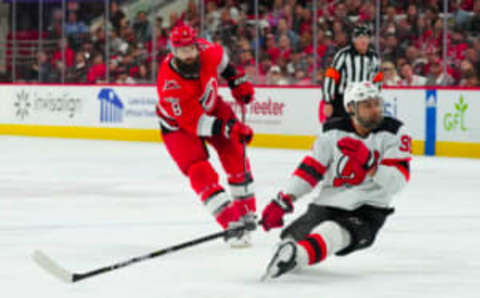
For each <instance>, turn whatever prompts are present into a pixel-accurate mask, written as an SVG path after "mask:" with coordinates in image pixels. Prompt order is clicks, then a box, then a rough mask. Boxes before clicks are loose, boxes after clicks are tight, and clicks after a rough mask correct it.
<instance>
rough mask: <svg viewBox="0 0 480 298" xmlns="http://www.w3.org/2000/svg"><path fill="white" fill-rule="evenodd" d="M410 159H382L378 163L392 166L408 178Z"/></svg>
mask: <svg viewBox="0 0 480 298" xmlns="http://www.w3.org/2000/svg"><path fill="white" fill-rule="evenodd" d="M410 160H411V158H406V159H383V160H382V161H381V162H380V164H381V165H384V166H388V167H394V168H396V169H397V170H399V171H400V173H402V175H403V176H404V177H405V180H407V181H409V180H410Z"/></svg>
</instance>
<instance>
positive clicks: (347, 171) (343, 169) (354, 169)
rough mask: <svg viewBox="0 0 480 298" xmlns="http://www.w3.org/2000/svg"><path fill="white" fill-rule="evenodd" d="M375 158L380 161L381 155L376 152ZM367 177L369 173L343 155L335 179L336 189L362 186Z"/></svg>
mask: <svg viewBox="0 0 480 298" xmlns="http://www.w3.org/2000/svg"><path fill="white" fill-rule="evenodd" d="M374 154H375V158H376V159H377V160H378V157H379V156H380V154H379V153H378V151H375V153H374ZM366 176H367V172H366V171H365V170H364V169H363V168H362V166H361V165H359V164H358V162H356V161H354V160H352V159H350V158H349V157H348V156H345V155H342V157H340V160H339V161H338V163H337V168H336V177H335V178H334V179H333V186H334V187H341V186H346V187H352V186H356V185H360V184H361V183H362V182H363V181H364V180H365V177H366Z"/></svg>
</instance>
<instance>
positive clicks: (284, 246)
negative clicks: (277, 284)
mask: <svg viewBox="0 0 480 298" xmlns="http://www.w3.org/2000/svg"><path fill="white" fill-rule="evenodd" d="M296 267H297V244H296V243H295V241H293V240H286V241H283V242H281V243H280V244H279V245H278V247H277V250H276V251H275V253H274V255H273V257H272V259H271V260H270V263H269V264H268V266H267V270H266V272H265V274H264V275H263V276H262V278H261V280H262V281H264V280H266V279H268V278H277V277H279V276H280V275H282V274H285V273H287V272H290V271H292V270H293V269H295V268H296Z"/></svg>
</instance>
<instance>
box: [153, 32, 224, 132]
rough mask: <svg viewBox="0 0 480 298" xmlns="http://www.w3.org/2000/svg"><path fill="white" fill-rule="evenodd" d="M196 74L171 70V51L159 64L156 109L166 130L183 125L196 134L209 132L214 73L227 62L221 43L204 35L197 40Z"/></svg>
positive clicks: (215, 91)
mask: <svg viewBox="0 0 480 298" xmlns="http://www.w3.org/2000/svg"><path fill="white" fill-rule="evenodd" d="M198 47H199V51H200V75H199V78H197V79H189V78H185V77H183V76H182V75H181V74H180V73H179V72H177V71H176V70H175V65H174V64H173V63H172V59H173V54H169V55H168V56H167V58H165V60H164V61H163V63H162V65H161V66H160V68H159V73H158V79H157V91H158V95H159V102H158V105H157V113H158V114H159V116H160V122H161V124H162V126H164V127H165V128H167V129H169V130H178V129H179V128H182V129H185V130H187V131H189V132H191V133H193V134H196V135H199V136H205V137H208V136H211V135H212V130H213V124H214V122H215V120H216V117H215V107H216V105H217V102H218V101H219V100H221V98H220V97H219V96H218V75H219V74H220V73H222V72H223V71H224V69H225V68H226V66H227V64H228V56H227V54H226V53H225V51H224V50H223V48H222V46H220V45H218V44H215V43H209V42H208V41H206V40H204V39H200V40H199V42H198Z"/></svg>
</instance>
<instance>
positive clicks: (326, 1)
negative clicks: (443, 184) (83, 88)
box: [0, 0, 480, 87]
mask: <svg viewBox="0 0 480 298" xmlns="http://www.w3.org/2000/svg"><path fill="white" fill-rule="evenodd" d="M314 1H315V0H314ZM204 2H205V3H204V5H205V6H204V7H205V15H204V16H203V17H202V16H201V15H200V9H199V3H198V1H195V0H190V1H189V3H188V6H187V8H186V10H185V11H183V12H182V13H178V12H172V13H171V14H170V15H169V17H168V18H167V19H164V18H162V17H160V16H157V15H156V12H151V13H154V14H155V15H156V17H155V18H151V17H150V14H151V13H147V12H146V11H142V10H140V11H138V12H136V14H135V16H134V18H133V19H128V18H127V16H126V13H125V12H124V11H123V8H122V3H121V2H120V3H119V2H116V1H112V2H111V4H110V19H109V22H108V28H109V30H108V31H107V32H108V38H109V41H110V42H109V43H108V45H109V56H108V59H107V57H105V47H106V44H107V43H106V42H105V41H106V38H107V34H106V31H105V26H104V24H103V23H100V25H99V24H98V18H97V19H96V18H95V17H99V16H101V14H103V12H102V11H100V12H99V13H100V14H99V15H97V16H95V15H92V11H95V10H92V9H91V7H89V6H88V5H87V4H84V3H83V2H80V1H79V2H75V1H69V3H70V4H69V5H68V9H67V13H66V20H65V25H64V26H63V24H64V22H63V20H62V18H63V13H62V12H61V10H58V8H57V10H56V11H54V12H53V13H52V16H53V17H52V18H51V20H50V23H49V24H48V29H47V30H46V32H41V33H37V35H39V34H40V35H42V36H45V38H46V39H48V40H54V41H56V46H55V47H54V48H53V49H52V50H50V51H47V50H43V51H37V52H36V53H35V59H33V61H32V62H31V63H29V64H26V65H23V66H22V67H18V68H17V70H16V73H15V74H16V78H17V81H25V82H60V81H61V79H62V76H63V75H64V78H65V82H70V83H105V82H107V69H108V73H109V78H108V81H109V82H114V83H123V84H143V83H152V82H154V78H155V72H156V69H157V65H158V63H161V61H162V60H163V59H164V57H165V56H166V55H167V54H168V52H169V45H168V33H169V31H170V30H171V28H172V27H174V26H176V25H177V24H179V23H182V22H186V23H188V24H190V25H192V26H193V27H194V28H196V30H197V31H198V32H199V33H200V34H201V36H203V37H205V38H207V39H209V40H211V41H215V42H218V43H220V44H222V45H223V46H224V47H225V48H227V49H228V52H229V56H230V58H231V60H232V61H233V62H234V64H236V65H238V66H241V67H243V69H244V70H245V71H246V73H247V74H248V75H249V76H250V77H251V79H252V80H253V81H254V82H255V83H257V84H266V85H319V84H321V83H322V81H323V77H324V70H325V69H326V68H327V67H328V66H329V64H330V63H331V60H332V57H333V55H334V54H335V52H336V51H337V50H338V49H339V48H342V47H344V46H346V45H347V44H348V43H349V42H350V34H351V31H352V28H353V27H354V26H355V25H356V24H359V23H362V24H369V25H370V26H371V27H372V29H374V31H375V21H376V15H377V8H376V1H375V0H317V3H316V7H317V11H316V13H315V12H314V10H313V2H312V1H311V0H310V1H307V0H303V1H302V0H273V1H270V0H259V1H258V2H259V6H258V7H259V12H258V16H259V18H258V20H256V19H255V11H254V6H253V4H254V1H247V0H204ZM443 2H444V1H443V0H424V1H413V0H404V1H399V0H382V1H381V11H380V13H381V16H382V17H381V20H380V26H379V28H378V29H379V30H378V34H377V35H376V36H378V37H379V38H378V40H377V39H375V35H374V38H373V40H372V46H374V47H375V45H378V51H379V55H380V57H381V61H382V63H381V70H382V71H383V73H384V84H385V85H387V86H425V85H428V86H439V85H441V86H451V85H456V86H463V87H475V86H479V70H480V64H479V63H480V59H479V55H480V0H458V1H457V0H451V1H449V6H448V8H447V9H448V14H447V15H446V16H445V15H444V14H443V11H444V7H443ZM89 5H91V4H89ZM99 5H100V4H99ZM315 15H316V20H315V22H314V17H315ZM445 18H446V20H447V26H448V30H447V33H446V44H444V19H445ZM95 20H97V22H95ZM202 20H203V21H204V22H203V23H202ZM314 24H315V26H316V28H315V29H316V30H314V28H313V26H314ZM257 25H258V29H259V31H258V35H257ZM62 30H64V33H63V32H62ZM314 32H316V41H317V44H316V46H314V44H313V43H314V40H315V38H314V36H313V34H314ZM63 35H64V36H65V39H62V36H63ZM257 36H258V38H256V37H257ZM444 48H445V49H446V57H447V59H446V61H443V58H444V55H443V51H444ZM63 49H64V51H63V52H62V50H63ZM256 49H258V50H259V52H258V65H257V64H256V61H257V59H256V58H257V56H256ZM315 50H316V55H314V51H315ZM315 57H316V58H317V59H316V61H315ZM107 61H108V65H107ZM7 65H9V64H7ZM444 65H446V72H445V71H444ZM257 71H258V72H257ZM9 72H11V65H9V66H8V67H4V69H0V79H1V80H2V81H8V80H9V78H10V77H11V76H10V74H9Z"/></svg>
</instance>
